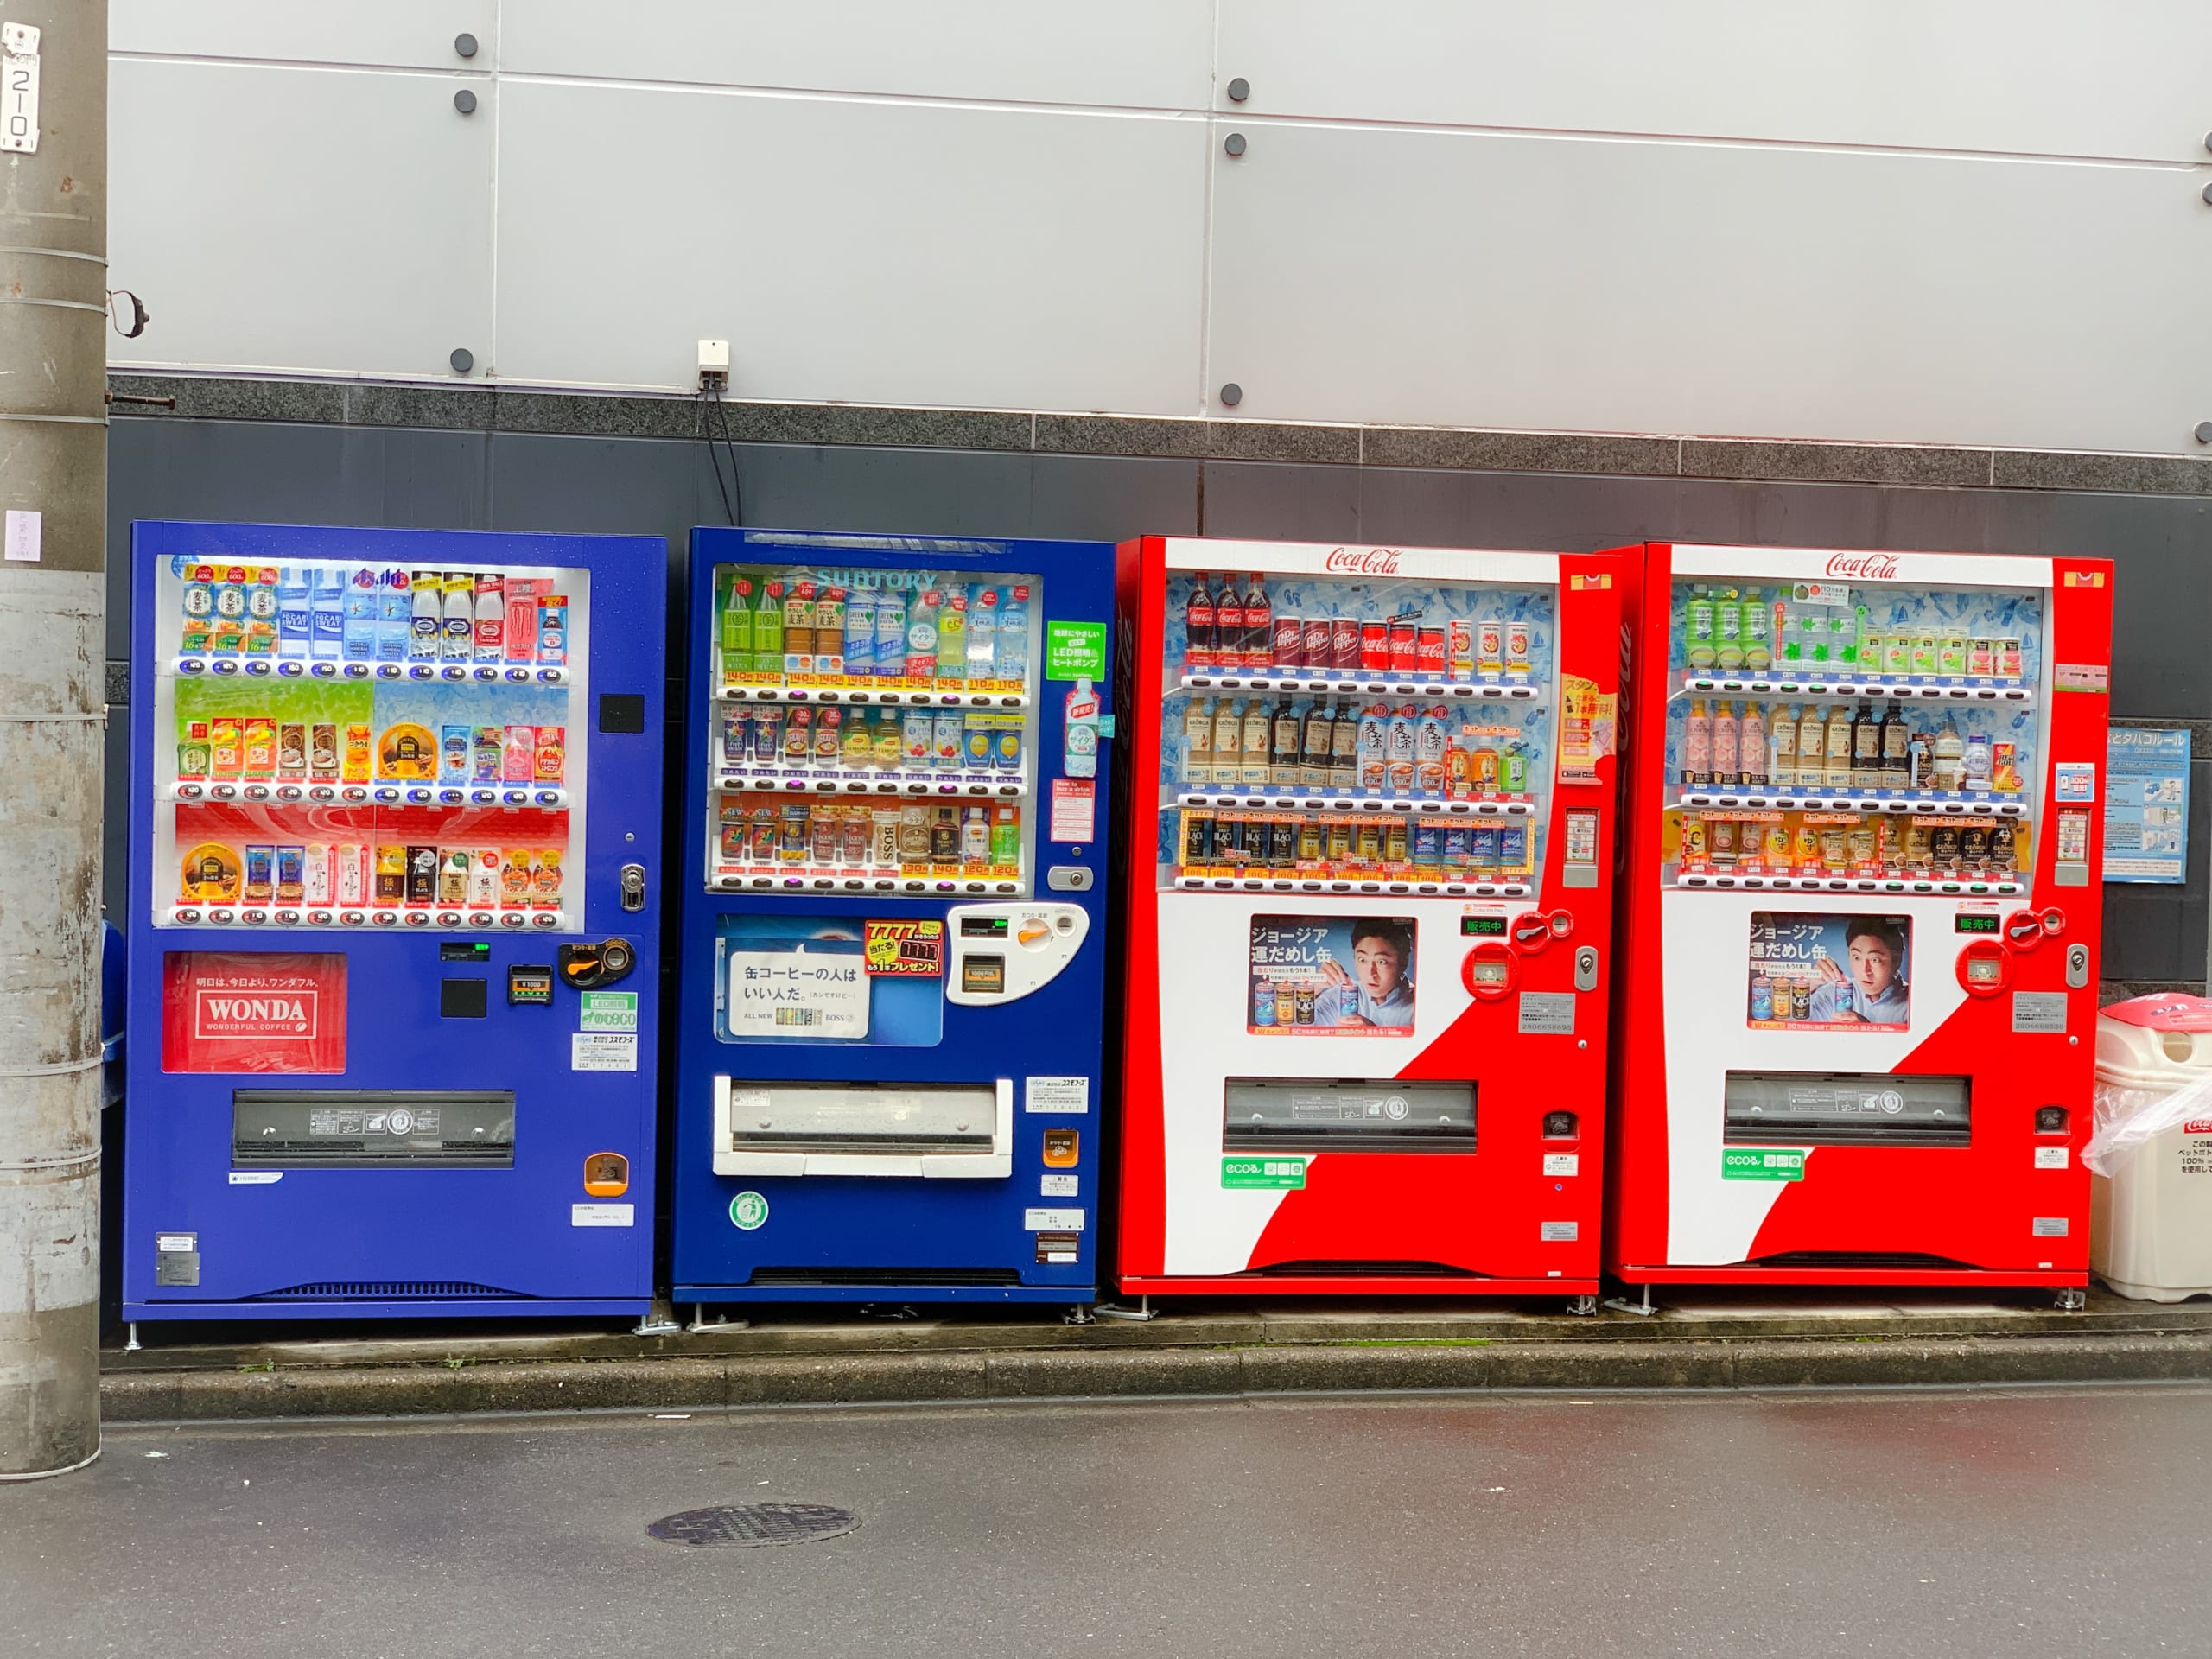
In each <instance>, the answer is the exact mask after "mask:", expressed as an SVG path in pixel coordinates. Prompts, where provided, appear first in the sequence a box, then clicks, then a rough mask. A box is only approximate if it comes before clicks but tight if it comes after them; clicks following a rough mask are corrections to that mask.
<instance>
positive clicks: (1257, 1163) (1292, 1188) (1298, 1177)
mask: <svg viewBox="0 0 2212 1659" xmlns="http://www.w3.org/2000/svg"><path fill="white" fill-rule="evenodd" d="M1221 1184H1222V1185H1224V1186H1243V1187H1255V1186H1256V1187H1269V1188H1274V1189H1276V1190H1278V1191H1283V1192H1296V1191H1298V1190H1299V1189H1300V1188H1301V1187H1303V1186H1304V1185H1306V1160H1304V1159H1303V1158H1224V1159H1223V1160H1221Z"/></svg>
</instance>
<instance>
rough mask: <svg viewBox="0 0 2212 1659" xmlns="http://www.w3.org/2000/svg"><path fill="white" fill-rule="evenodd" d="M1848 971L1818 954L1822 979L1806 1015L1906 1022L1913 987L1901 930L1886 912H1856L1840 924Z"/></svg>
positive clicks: (1837, 1021)
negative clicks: (1907, 979)
mask: <svg viewBox="0 0 2212 1659" xmlns="http://www.w3.org/2000/svg"><path fill="white" fill-rule="evenodd" d="M1843 942H1844V948H1845V950H1847V953H1848V955H1849V958H1850V963H1851V971H1850V974H1849V976H1846V975H1845V973H1844V971H1843V970H1842V969H1840V968H1838V967H1837V966H1836V965H1835V960H1834V957H1821V959H1820V969H1821V985H1820V988H1819V989H1817V990H1815V992H1814V993H1813V996H1812V1006H1811V1007H1809V1008H1808V1010H1807V1016H1808V1018H1809V1019H1810V1020H1811V1021H1812V1022H1813V1023H1814V1024H1815V1025H1854V1024H1864V1025H1869V1026H1905V1025H1909V1024H1910V1023H1911V1020H1912V988H1911V986H1910V985H1908V984H1907V983H1906V982H1905V979H1904V929H1903V928H1901V927H1899V926H1898V925H1897V923H1896V922H1894V921H1893V920H1891V918H1888V917H1886V916H1854V917H1853V918H1851V920H1850V921H1849V922H1848V923H1847V924H1846V925H1845V926H1844V930H1843Z"/></svg>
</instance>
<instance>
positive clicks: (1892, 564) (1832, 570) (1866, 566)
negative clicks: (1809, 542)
mask: <svg viewBox="0 0 2212 1659" xmlns="http://www.w3.org/2000/svg"><path fill="white" fill-rule="evenodd" d="M1821 575H1828V576H1847V577H1849V578H1850V579H1851V580H1853V581H1854V582H1894V581H1896V580H1897V559H1896V557H1895V556H1892V555H1891V554H1888V553H1831V554H1829V555H1828V562H1827V565H1826V566H1825V567H1824V568H1823V569H1822V570H1821Z"/></svg>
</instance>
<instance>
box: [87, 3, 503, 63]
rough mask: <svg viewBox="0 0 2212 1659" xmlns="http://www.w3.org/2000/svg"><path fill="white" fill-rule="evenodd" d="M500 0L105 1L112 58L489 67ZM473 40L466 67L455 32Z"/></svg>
mask: <svg viewBox="0 0 2212 1659" xmlns="http://www.w3.org/2000/svg"><path fill="white" fill-rule="evenodd" d="M498 22H499V4H498V0H109V5H108V47H109V49H110V50H111V51H113V52H118V53H124V52H129V53H148V54H160V55H166V56H180V57H200V58H253V59H262V60H279V61H283V62H288V63H335V64H381V65H391V66H397V67H403V68H420V69H462V68H472V67H473V68H476V69H480V70H488V69H490V68H491V67H492V53H493V47H494V45H495V44H496V42H495V40H494V31H495V29H496V26H497V24H498ZM461 34H470V35H475V36H476V39H477V43H478V48H479V49H478V51H477V54H476V56H475V58H474V60H473V61H465V60H463V59H461V57H460V56H459V55H457V54H455V53H454V49H453V42H454V36H455V35H461Z"/></svg>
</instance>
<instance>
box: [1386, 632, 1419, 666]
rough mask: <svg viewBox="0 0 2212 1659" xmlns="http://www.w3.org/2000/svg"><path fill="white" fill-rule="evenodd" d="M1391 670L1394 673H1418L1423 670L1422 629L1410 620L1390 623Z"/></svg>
mask: <svg viewBox="0 0 2212 1659" xmlns="http://www.w3.org/2000/svg"><path fill="white" fill-rule="evenodd" d="M1390 671H1391V672H1392V673H1393V674H1418V673H1419V672H1420V671H1421V630H1420V629H1419V628H1418V627H1416V626H1414V624H1412V623H1410V622H1393V623H1392V624H1390Z"/></svg>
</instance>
